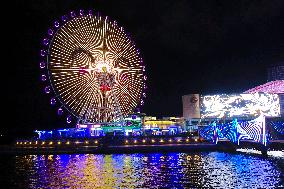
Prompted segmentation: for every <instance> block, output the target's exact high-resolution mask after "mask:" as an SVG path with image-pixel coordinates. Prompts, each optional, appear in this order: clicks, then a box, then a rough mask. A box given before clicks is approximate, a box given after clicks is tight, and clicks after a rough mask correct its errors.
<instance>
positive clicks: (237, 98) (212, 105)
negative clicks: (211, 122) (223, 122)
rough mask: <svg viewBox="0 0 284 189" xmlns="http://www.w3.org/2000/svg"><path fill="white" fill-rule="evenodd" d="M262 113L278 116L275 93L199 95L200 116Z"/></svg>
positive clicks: (234, 115)
mask: <svg viewBox="0 0 284 189" xmlns="http://www.w3.org/2000/svg"><path fill="white" fill-rule="evenodd" d="M260 113H263V114H264V115H265V116H268V117H278V116H280V102H279V96H278V95H277V94H269V93H253V94H232V95H228V94H223V95H206V96H202V97H201V117H202V118H224V117H229V118H232V117H255V116H257V115H259V114H260Z"/></svg>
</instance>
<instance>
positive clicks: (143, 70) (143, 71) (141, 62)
mask: <svg viewBox="0 0 284 189" xmlns="http://www.w3.org/2000/svg"><path fill="white" fill-rule="evenodd" d="M141 63H142V62H141ZM143 72H145V66H143Z"/></svg>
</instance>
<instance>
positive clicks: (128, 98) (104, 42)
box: [40, 10, 147, 123]
mask: <svg viewBox="0 0 284 189" xmlns="http://www.w3.org/2000/svg"><path fill="white" fill-rule="evenodd" d="M40 69H41V71H42V72H41V80H42V81H43V82H44V91H45V93H47V94H49V95H50V104H51V105H53V106H56V107H57V112H58V114H59V115H63V114H65V115H66V116H67V117H66V120H67V123H70V122H71V120H74V118H75V119H76V120H77V122H79V123H104V122H115V121H119V120H122V119H123V118H124V117H125V116H127V115H129V114H132V113H133V111H134V110H135V109H136V108H138V107H139V106H141V105H143V104H144V98H145V97H146V93H145V89H146V84H145V82H146V80H147V77H146V75H145V66H144V64H143V60H142V57H141V55H140V53H139V50H138V49H137V48H136V47H135V44H134V43H133V41H132V40H131V38H130V36H129V35H128V34H126V32H125V31H124V29H123V28H122V27H119V26H118V24H117V23H116V22H115V21H111V20H109V19H108V17H102V16H99V15H95V14H93V11H92V10H89V11H83V10H80V11H78V12H75V11H72V12H71V13H70V14H68V15H64V16H62V17H61V19H60V20H58V21H55V22H54V26H53V27H52V28H50V29H49V30H48V32H47V37H46V38H44V39H43V49H42V50H41V62H40Z"/></svg>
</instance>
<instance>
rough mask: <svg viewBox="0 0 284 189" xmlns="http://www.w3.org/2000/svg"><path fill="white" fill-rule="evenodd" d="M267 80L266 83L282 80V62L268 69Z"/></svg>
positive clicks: (283, 69) (283, 73)
mask: <svg viewBox="0 0 284 189" xmlns="http://www.w3.org/2000/svg"><path fill="white" fill-rule="evenodd" d="M267 79H268V81H275V80H284V62H283V63H279V64H275V65H272V66H270V67H268V69H267Z"/></svg>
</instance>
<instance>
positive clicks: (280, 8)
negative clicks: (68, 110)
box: [0, 0, 284, 132]
mask: <svg viewBox="0 0 284 189" xmlns="http://www.w3.org/2000/svg"><path fill="white" fill-rule="evenodd" d="M10 3H12V5H11V6H9V7H3V8H2V9H7V12H9V13H7V14H6V15H4V16H2V29H1V30H2V32H4V35H2V41H5V42H4V45H3V46H2V49H3V48H4V49H5V50H4V53H3V50H2V61H1V64H2V65H4V67H2V78H3V79H2V90H1V91H2V93H3V94H2V96H4V98H3V99H2V101H3V102H2V103H3V104H4V107H5V108H3V110H4V111H5V113H4V115H3V117H2V120H3V121H4V122H5V123H6V124H2V125H1V126H0V127H1V128H2V130H7V129H8V130H10V131H17V132H23V130H27V131H31V130H34V129H43V128H57V127H66V123H65V119H63V118H61V117H58V116H57V115H56V109H54V108H53V107H51V106H50V104H49V97H47V96H46V95H45V94H44V92H43V84H42V83H41V82H40V69H39V59H40V56H39V52H40V49H41V46H42V40H43V38H44V37H45V36H46V35H47V30H48V28H49V27H50V26H52V25H53V22H54V20H56V19H60V17H61V16H62V15H64V14H68V13H70V12H71V11H73V10H75V11H78V10H79V9H85V10H87V9H94V10H95V12H100V13H101V15H102V16H109V17H110V19H111V20H116V21H117V22H118V25H120V26H122V27H124V28H125V30H126V31H127V32H129V33H130V35H131V37H132V40H133V41H135V43H136V46H137V47H138V48H139V49H140V51H141V54H142V57H143V60H144V63H145V64H146V73H147V77H148V81H147V85H148V91H147V98H146V100H145V105H144V108H143V109H142V112H145V113H146V114H147V115H152V116H157V117H162V116H182V95H185V94H189V93H201V94H215V93H238V92H243V91H245V90H247V89H250V88H252V87H255V86H257V85H260V84H263V83H265V82H266V81H267V74H266V69H267V67H268V66H269V65H271V64H275V63H279V62H284V1H282V0H278V1H274V0H267V1H261V0H257V1H253V0H247V1H241V0H237V1H227V0H224V1H213V0H212V1H211V0H210V1H209V0H208V1H201V0H197V1H190V0H153V1H150V0H143V1H142V0H127V1H126V0H119V1H118V0H113V1H107V0H100V1H95V0H93V1H79V0H78V1H74V0H68V1H67V0H64V1H59V0H44V1H39V0H33V1H28V0H27V1H19V2H17V1H10ZM8 10H9V11H8ZM2 44H3V43H2Z"/></svg>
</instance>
